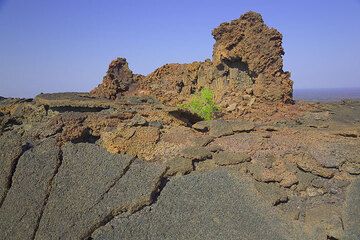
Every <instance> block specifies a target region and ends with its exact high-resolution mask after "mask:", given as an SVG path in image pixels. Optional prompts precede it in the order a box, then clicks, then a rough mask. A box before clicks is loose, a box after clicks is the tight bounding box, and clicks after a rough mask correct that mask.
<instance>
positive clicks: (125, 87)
mask: <svg viewBox="0 0 360 240" xmlns="http://www.w3.org/2000/svg"><path fill="white" fill-rule="evenodd" d="M138 78H141V76H140V75H136V74H133V73H132V71H131V70H130V69H129V66H128V63H127V62H126V59H125V58H117V59H115V60H113V61H112V62H111V63H110V65H109V69H108V71H107V72H106V75H105V76H104V78H103V82H102V83H101V84H100V85H99V86H97V87H96V88H95V89H93V90H92V91H91V92H90V94H91V95H92V96H96V97H103V98H108V99H115V98H117V97H118V96H121V95H122V94H123V93H124V92H125V91H129V90H130V87H131V85H132V84H134V83H135V82H136V81H137V80H138Z"/></svg>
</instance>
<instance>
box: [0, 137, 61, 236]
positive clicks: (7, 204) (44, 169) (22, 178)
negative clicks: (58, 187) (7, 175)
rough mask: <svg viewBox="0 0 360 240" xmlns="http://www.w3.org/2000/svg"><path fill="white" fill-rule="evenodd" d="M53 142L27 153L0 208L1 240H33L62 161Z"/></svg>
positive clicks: (17, 168)
mask: <svg viewBox="0 0 360 240" xmlns="http://www.w3.org/2000/svg"><path fill="white" fill-rule="evenodd" d="M55 143H56V142H55V140H54V139H48V140H46V141H44V142H43V143H41V144H40V145H39V146H37V147H35V148H33V149H31V150H29V151H28V152H26V153H25V154H24V155H23V156H22V157H21V158H20V159H19V163H18V165H17V167H16V172H15V174H14V176H13V182H12V186H11V188H10V189H9V192H8V194H7V196H6V198H5V200H4V203H3V205H2V206H1V208H0V232H1V235H2V238H3V239H34V236H35V234H36V231H37V229H38V227H39V221H40V219H41V217H42V215H43V211H44V208H45V205H46V202H47V199H48V197H49V193H50V190H51V188H52V184H53V183H52V182H53V178H54V175H55V174H56V173H57V171H58V167H59V164H60V162H61V160H60V159H59V148H58V147H56V145H55Z"/></svg>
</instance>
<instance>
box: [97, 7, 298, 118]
mask: <svg viewBox="0 0 360 240" xmlns="http://www.w3.org/2000/svg"><path fill="white" fill-rule="evenodd" d="M212 35H213V36H214V38H215V40H216V42H215V44H214V48H213V59H212V60H206V61H205V62H193V63H190V64H176V63H175V64H165V65H164V66H162V67H160V68H158V69H156V70H155V71H154V72H152V73H150V74H149V75H147V76H145V77H143V76H139V75H134V74H133V73H132V72H131V70H130V69H129V68H128V64H127V62H126V59H124V58H118V59H116V60H114V61H112V62H111V64H110V66H109V70H108V71H107V74H106V76H105V77H104V79H103V82H102V83H101V84H100V85H99V86H98V87H97V88H95V89H94V90H92V91H91V95H93V96H97V97H105V98H109V99H116V98H119V97H121V95H124V94H130V95H152V96H154V97H156V98H157V99H158V100H160V101H162V102H163V103H164V104H168V105H171V106H176V105H178V104H179V103H182V102H184V101H185V100H187V99H189V96H190V95H191V94H193V93H195V92H197V91H199V90H200V89H202V88H203V87H209V88H211V89H212V90H213V91H214V94H215V100H216V102H217V103H218V104H219V105H220V106H221V107H222V109H224V110H226V112H227V113H231V114H232V115H235V116H239V115H243V114H247V113H251V112H252V111H256V109H266V111H268V112H270V113H269V114H271V113H273V112H276V108H278V107H279V105H284V104H288V103H292V91H293V89H292V84H293V82H292V81H291V80H290V73H289V72H285V71H283V59H282V55H284V49H283V47H282V35H281V33H280V32H278V31H277V30H276V29H273V28H269V27H268V26H267V25H266V24H265V23H264V21H263V19H262V17H261V15H260V14H258V13H255V12H248V13H245V14H244V15H242V16H241V17H240V18H239V19H236V20H233V21H231V22H227V23H222V24H220V26H218V27H217V28H215V29H214V30H213V31H212ZM129 90H131V91H129ZM264 106H266V107H264ZM269 106H270V107H269ZM266 111H265V112H266Z"/></svg>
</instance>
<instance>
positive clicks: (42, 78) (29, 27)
mask: <svg viewBox="0 0 360 240" xmlns="http://www.w3.org/2000/svg"><path fill="white" fill-rule="evenodd" d="M249 10H253V11H257V12H260V13H261V14H262V15H263V18H264V20H265V21H266V23H267V24H268V25H270V26H272V27H275V28H277V29H278V30H279V31H281V32H282V33H283V35H284V47H285V52H286V54H285V57H284V60H285V69H286V70H290V71H291V72H292V79H293V80H294V82H295V88H333V87H349V88H352V87H360V0H316V1H315V0H302V1H290V0H272V1H269V0H247V1H245V0H221V1H220V0H216V1H214V0H206V1H205V0H198V1H195V0H182V1H179V0H128V1H121V0H120V1H115V0H114V1H111V0H104V1H101V0H61V1H58V0H56V1H55V0H0V95H1V96H17V97H20V96H22V97H32V96H34V95H36V94H38V93H40V92H59V91H89V90H90V89H92V88H93V87H95V86H96V85H97V84H98V83H100V81H101V80H102V76H103V75H104V73H105V71H106V69H107V66H108V64H109V62H110V61H111V60H112V59H114V58H116V57H118V56H121V57H125V58H127V59H128V62H129V64H130V67H131V68H132V69H133V71H134V72H136V73H141V74H148V73H150V72H151V71H153V70H154V69H155V68H157V67H159V66H161V65H163V64H165V63H171V62H179V63H186V62H192V61H196V60H204V59H206V58H211V52H212V45H213V43H214V40H213V38H212V36H211V30H212V29H213V28H214V27H216V26H218V25H219V24H220V23H221V22H224V21H229V20H232V19H235V18H238V17H239V16H240V15H241V14H243V13H244V12H246V11H249Z"/></svg>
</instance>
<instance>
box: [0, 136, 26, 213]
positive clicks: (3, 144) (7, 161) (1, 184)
mask: <svg viewBox="0 0 360 240" xmlns="http://www.w3.org/2000/svg"><path fill="white" fill-rule="evenodd" d="M23 151H24V147H23V144H22V141H21V136H20V135H19V134H15V133H10V132H6V133H4V134H3V135H2V136H0V207H1V205H2V202H3V200H4V198H5V196H6V193H7V192H8V190H9V188H10V187H11V186H10V185H11V183H12V177H13V174H14V172H15V170H16V165H17V163H18V160H19V158H20V156H21V155H22V153H23Z"/></svg>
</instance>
